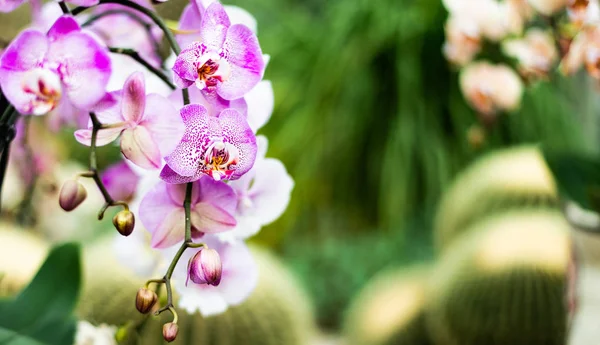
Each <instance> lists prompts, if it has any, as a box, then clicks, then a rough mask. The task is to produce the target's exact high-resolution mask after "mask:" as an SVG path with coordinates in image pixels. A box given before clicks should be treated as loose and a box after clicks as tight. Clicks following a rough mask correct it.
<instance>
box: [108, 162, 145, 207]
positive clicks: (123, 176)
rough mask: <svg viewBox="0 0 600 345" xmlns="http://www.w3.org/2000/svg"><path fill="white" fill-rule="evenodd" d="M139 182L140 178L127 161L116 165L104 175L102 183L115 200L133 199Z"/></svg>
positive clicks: (109, 168)
mask: <svg viewBox="0 0 600 345" xmlns="http://www.w3.org/2000/svg"><path fill="white" fill-rule="evenodd" d="M139 181H140V177H139V176H138V175H137V174H136V173H135V172H134V171H133V170H131V168H130V167H129V165H128V164H127V162H126V161H120V162H118V163H115V164H113V165H111V166H109V167H108V168H107V169H106V170H104V172H103V173H102V183H104V186H105V187H106V190H107V191H108V193H109V194H110V196H111V197H112V198H113V199H115V200H125V201H129V200H131V199H133V197H134V196H135V191H136V190H137V186H138V183H139Z"/></svg>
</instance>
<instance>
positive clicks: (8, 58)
mask: <svg viewBox="0 0 600 345" xmlns="http://www.w3.org/2000/svg"><path fill="white" fill-rule="evenodd" d="M47 51H48V39H47V38H46V36H45V35H44V34H43V33H41V32H39V31H37V30H32V29H29V30H25V31H23V32H21V33H20V34H19V36H17V37H16V38H15V39H14V40H13V42H12V43H11V44H10V45H9V46H8V47H7V48H6V49H5V50H4V52H3V53H2V58H1V59H0V69H2V70H8V71H27V70H30V69H33V68H36V67H38V66H39V64H40V63H41V62H42V60H43V59H44V56H45V55H46V53H47ZM3 89H5V87H3ZM3 91H4V90H3ZM9 100H10V99H9Z"/></svg>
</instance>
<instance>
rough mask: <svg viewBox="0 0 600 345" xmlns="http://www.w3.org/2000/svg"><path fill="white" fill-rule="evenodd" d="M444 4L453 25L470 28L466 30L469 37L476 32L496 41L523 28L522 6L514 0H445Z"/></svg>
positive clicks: (517, 32)
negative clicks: (454, 22) (507, 0)
mask: <svg viewBox="0 0 600 345" xmlns="http://www.w3.org/2000/svg"><path fill="white" fill-rule="evenodd" d="M444 4H445V5H446V8H447V9H448V12H450V15H451V17H454V19H453V20H454V21H456V22H457V23H456V24H454V25H456V26H457V27H460V28H467V27H468V28H470V29H469V30H468V31H467V32H468V34H469V36H471V37H472V36H474V34H475V32H477V33H478V35H480V36H481V37H484V38H487V39H489V40H490V41H494V42H497V41H499V40H501V39H503V38H505V37H506V36H508V35H510V34H520V33H521V32H522V30H523V25H524V18H523V16H522V13H521V12H522V7H520V6H519V3H518V2H516V0H514V2H504V1H503V2H498V1H496V0H445V1H444Z"/></svg>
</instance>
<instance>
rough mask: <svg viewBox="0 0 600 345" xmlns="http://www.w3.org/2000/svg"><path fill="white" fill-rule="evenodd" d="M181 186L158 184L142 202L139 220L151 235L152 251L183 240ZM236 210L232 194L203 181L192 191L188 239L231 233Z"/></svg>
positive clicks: (223, 185)
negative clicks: (189, 237) (190, 234)
mask: <svg viewBox="0 0 600 345" xmlns="http://www.w3.org/2000/svg"><path fill="white" fill-rule="evenodd" d="M185 190H186V185H185V184H168V183H165V182H163V181H160V182H159V183H158V184H156V185H155V186H154V188H152V189H151V190H150V191H149V192H148V193H147V194H146V196H144V198H143V199H142V202H141V203H140V209H139V218H140V221H141V222H142V224H143V225H144V227H145V228H146V229H147V230H148V231H149V232H150V233H151V234H152V242H151V245H152V247H154V248H167V247H170V246H172V245H174V244H177V243H179V242H182V241H183V240H184V229H185V211H184V208H183V201H184V199H185ZM235 207H236V197H235V192H234V191H233V189H231V187H229V186H228V185H227V184H226V183H224V182H217V181H214V180H213V179H211V178H209V177H206V176H205V177H203V178H201V179H200V180H198V181H197V182H195V183H194V186H193V189H192V203H191V222H192V236H193V237H194V238H199V237H202V236H203V235H204V234H205V233H216V232H222V231H227V230H231V229H233V227H235V225H236V221H235V218H234V217H233V215H232V214H233V213H234V212H235Z"/></svg>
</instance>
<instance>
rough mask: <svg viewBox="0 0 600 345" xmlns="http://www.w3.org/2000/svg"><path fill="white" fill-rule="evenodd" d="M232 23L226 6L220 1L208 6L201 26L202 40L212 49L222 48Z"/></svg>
mask: <svg viewBox="0 0 600 345" xmlns="http://www.w3.org/2000/svg"><path fill="white" fill-rule="evenodd" d="M230 25H231V22H230V21H229V16H227V12H225V8H224V7H223V5H221V4H220V3H219V2H218V1H215V2H213V3H212V4H210V5H209V6H208V8H207V9H206V11H205V12H204V14H203V16H202V24H201V27H200V37H201V42H202V43H203V44H204V45H205V46H206V47H207V48H208V50H211V51H214V52H216V51H218V50H219V49H221V46H222V45H223V42H224V41H225V35H226V34H227V29H228V28H229V26H230Z"/></svg>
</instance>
